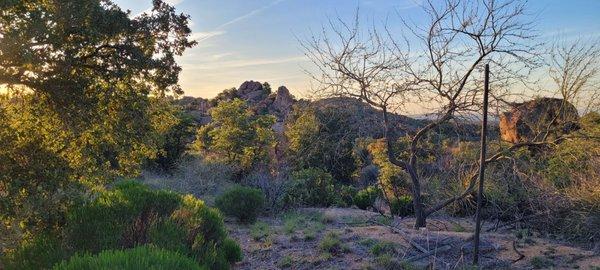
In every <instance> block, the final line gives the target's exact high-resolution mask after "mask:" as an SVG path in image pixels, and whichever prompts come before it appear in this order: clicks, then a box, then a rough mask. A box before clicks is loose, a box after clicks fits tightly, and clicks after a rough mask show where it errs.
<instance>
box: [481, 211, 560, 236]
mask: <svg viewBox="0 0 600 270" xmlns="http://www.w3.org/2000/svg"><path fill="white" fill-rule="evenodd" d="M549 213H550V211H544V212H541V213H535V214H531V215H528V216H524V217H521V218H518V219H515V220H513V221H509V222H507V223H504V224H502V225H499V226H496V227H495V228H489V229H487V230H486V232H491V231H497V230H498V229H501V228H504V227H508V226H510V225H513V224H515V223H519V222H521V221H523V220H526V219H532V218H537V217H539V216H543V215H547V214H549Z"/></svg>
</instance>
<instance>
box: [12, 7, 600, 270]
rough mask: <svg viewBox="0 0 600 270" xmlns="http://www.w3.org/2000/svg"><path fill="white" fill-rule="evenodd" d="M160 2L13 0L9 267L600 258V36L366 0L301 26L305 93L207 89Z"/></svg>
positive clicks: (573, 262) (489, 15) (575, 261)
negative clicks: (383, 18)
mask: <svg viewBox="0 0 600 270" xmlns="http://www.w3.org/2000/svg"><path fill="white" fill-rule="evenodd" d="M152 5H153V7H152V9H151V10H148V11H145V12H143V13H141V14H138V15H132V14H131V12H130V11H125V10H123V9H122V8H121V7H119V6H118V5H117V4H114V3H112V2H111V1H104V0H84V1H5V2H2V3H0V10H2V11H0V87H1V88H0V269H145V268H151V269H472V268H473V269H532V268H533V269H549V268H557V269H563V268H579V269H597V268H598V267H599V266H600V256H599V255H598V252H599V248H600V246H599V243H600V229H599V228H600V107H599V104H598V95H599V94H600V90H599V88H598V87H600V85H599V84H598V83H599V82H600V42H598V41H596V40H584V39H579V40H577V41H568V40H557V41H554V42H545V41H544V40H542V39H541V38H540V37H539V35H538V33H537V32H536V28H535V27H536V25H535V23H534V22H533V18H532V17H531V16H530V13H529V10H528V3H527V2H526V1H520V0H467V1H458V0H456V1H455V0H447V1H424V2H423V3H422V4H421V5H419V8H420V9H421V10H422V12H423V14H425V15H426V23H419V24H416V23H411V21H410V20H409V18H400V19H401V21H402V31H399V30H397V29H396V28H393V27H390V25H388V24H387V22H382V23H380V24H379V23H371V22H367V21H364V19H363V18H362V17H361V16H360V13H359V11H358V10H357V11H356V16H354V17H353V18H352V19H351V20H345V19H343V18H341V17H338V18H335V17H332V18H330V20H329V21H328V22H327V23H325V24H324V26H323V29H322V31H317V32H314V33H313V34H312V35H308V36H305V37H302V36H300V37H298V44H299V47H300V48H302V49H303V52H304V53H305V56H306V58H307V59H308V60H310V62H311V64H312V68H311V69H307V73H308V75H309V77H310V79H311V80H312V82H313V83H314V87H313V88H312V89H311V91H310V95H307V96H310V98H308V97H305V98H300V96H298V97H295V96H294V95H292V94H291V93H290V91H289V90H288V89H287V88H286V87H285V86H280V87H278V88H277V89H276V90H275V89H274V88H273V89H272V88H271V85H270V84H269V83H268V82H256V81H246V82H244V83H243V84H242V85H240V86H239V87H237V88H230V89H227V90H224V91H222V92H221V93H220V94H218V95H216V96H215V97H214V98H211V99H206V98H200V97H197V98H196V97H189V96H184V95H183V90H185V89H182V88H181V87H180V86H179V75H180V72H181V70H182V67H181V66H180V65H179V64H178V59H179V57H182V55H183V54H184V52H185V51H186V50H188V49H190V48H192V47H194V46H195V45H196V41H194V40H192V39H191V37H190V36H191V34H192V32H191V30H190V17H189V15H186V14H182V13H179V12H178V11H176V9H175V7H174V6H173V5H171V4H169V3H167V2H166V1H164V2H163V1H160V0H156V1H152ZM398 16H399V15H398ZM486 64H487V65H489V66H490V69H491V70H492V73H491V79H490V85H489V87H490V89H491V90H490V91H491V92H490V97H489V98H490V102H489V112H490V118H491V119H492V120H491V121H490V123H489V125H488V129H489V132H488V134H485V135H486V136H487V138H488V143H487V153H488V154H487V155H486V156H484V157H483V162H481V161H480V159H479V156H480V153H481V150H482V149H481V147H480V136H481V135H482V134H481V132H480V125H481V124H480V120H481V118H482V115H481V114H482V113H481V111H482V107H483V106H484V105H483V89H484V87H483V83H484V81H483V73H482V72H483V67H484V66H485V65H486ZM535 74H543V75H541V76H543V77H544V78H545V79H548V80H549V81H550V82H551V85H552V86H551V87H552V89H543V90H544V91H541V89H540V88H541V87H542V85H541V84H540V82H539V78H537V77H535V76H534V75H535ZM521 89H527V91H523V90H521ZM532 93H533V94H532ZM414 106H421V107H422V108H424V109H425V111H424V112H425V113H424V115H425V116H426V117H409V116H407V115H410V112H411V108H412V107H414ZM481 163H483V165H484V166H485V168H486V169H485V174H484V175H483V176H482V178H483V179H484V182H482V183H484V186H483V187H484V189H483V193H482V194H478V191H477V189H476V186H477V185H478V184H479V183H478V179H479V177H478V176H479V170H480V165H482V164H481ZM478 195H481V196H482V205H481V208H479V211H480V214H481V216H482V218H483V226H482V238H481V242H480V246H479V247H478V248H479V253H480V254H481V259H480V261H479V264H478V265H473V264H472V263H471V259H470V258H471V257H472V256H473V253H474V249H475V248H474V246H473V244H472V240H473V236H472V234H473V231H474V230H475V223H474V222H473V216H474V215H475V213H476V211H477V210H478V209H477V197H478Z"/></svg>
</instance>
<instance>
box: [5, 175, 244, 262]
mask: <svg viewBox="0 0 600 270" xmlns="http://www.w3.org/2000/svg"><path fill="white" fill-rule="evenodd" d="M57 235H64V239H58V240H60V241H59V242H52V241H50V240H46V239H45V238H41V239H39V240H38V241H41V242H33V243H35V245H29V244H25V245H23V247H22V248H20V249H18V250H17V251H16V252H15V253H14V255H11V257H12V258H14V259H12V260H11V264H13V265H17V266H18V265H22V266H23V265H27V264H28V263H30V262H29V260H30V259H28V258H38V257H39V258H46V257H48V258H49V259H48V260H46V261H44V262H43V263H45V264H46V266H50V265H52V263H56V262H57V261H59V260H60V259H62V258H65V256H67V255H71V254H73V253H76V252H77V253H90V254H97V253H99V252H101V251H103V250H111V249H127V248H133V247H136V246H140V245H146V244H151V245H153V246H156V247H158V248H162V249H165V250H169V251H173V252H177V253H179V254H183V255H186V256H188V257H190V258H193V259H194V260H196V262H197V263H201V264H202V265H205V266H207V267H208V268H209V269H229V266H230V264H231V263H233V262H235V261H239V260H240V259H241V250H240V249H239V246H237V244H236V243H235V242H234V241H232V240H231V239H229V238H227V232H226V230H225V226H224V223H223V218H222V217H221V215H220V213H219V212H218V211H217V210H215V209H212V208H209V207H206V206H205V205H204V202H202V201H200V200H198V199H196V198H194V197H193V196H191V195H186V196H181V195H178V194H176V193H173V192H168V191H160V190H159V191H156V190H151V189H149V188H148V187H146V186H144V185H142V184H139V183H137V182H134V181H123V182H120V183H118V184H116V185H115V187H114V188H113V189H111V190H107V191H103V192H100V193H99V194H97V197H96V198H95V199H94V200H92V201H90V202H88V203H85V204H83V205H81V206H79V207H76V208H74V209H72V210H71V211H70V212H69V215H68V219H67V222H66V226H65V228H64V230H63V231H62V232H60V233H57ZM51 240H52V239H51ZM50 245H53V246H57V247H62V248H52V249H50V250H52V252H50V253H49V251H48V250H47V249H46V248H47V247H48V246H50ZM61 250H64V251H65V253H59V252H60V251H61ZM59 255H60V256H59ZM25 256H26V257H25ZM40 261H42V260H40ZM16 268H17V269H18V268H23V267H16Z"/></svg>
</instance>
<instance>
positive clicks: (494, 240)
mask: <svg viewBox="0 0 600 270" xmlns="http://www.w3.org/2000/svg"><path fill="white" fill-rule="evenodd" d="M413 221H414V220H413V219H410V218H406V219H400V218H395V219H391V218H386V217H383V216H381V215H379V214H378V213H374V212H369V211H363V210H359V209H351V208H304V209H299V210H297V211H295V212H291V213H286V214H282V215H279V216H277V217H265V218H259V220H258V221H257V222H256V223H255V224H253V225H243V224H238V223H236V222H235V221H233V220H227V226H228V229H229V231H230V235H231V236H232V237H233V238H235V239H236V240H238V242H239V243H240V245H241V246H242V249H243V250H244V259H243V261H242V262H240V263H238V264H237V265H236V269H473V267H471V266H470V263H471V260H472V249H473V248H472V243H471V242H472V241H470V239H471V238H470V237H471V235H472V231H473V227H474V226H473V222H472V221H471V220H469V219H459V218H430V219H429V220H428V227H427V229H422V230H414V229H412V225H413ZM487 227H488V226H487V225H484V229H483V231H484V233H483V235H482V240H481V248H480V249H481V250H482V255H481V257H480V269H594V270H599V269H600V254H599V253H598V250H597V248H596V250H595V251H594V250H585V249H583V248H579V247H575V246H573V245H568V244H565V243H559V242H556V241H551V240H548V239H542V238H538V237H535V236H533V235H531V233H529V232H527V231H526V230H512V231H508V230H507V231H496V232H486V229H487Z"/></svg>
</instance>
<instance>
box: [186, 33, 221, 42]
mask: <svg viewBox="0 0 600 270" xmlns="http://www.w3.org/2000/svg"><path fill="white" fill-rule="evenodd" d="M225 33H226V32H225V31H223V30H216V31H208V32H195V33H192V34H191V35H190V39H193V40H196V41H198V42H200V41H203V40H206V39H209V38H212V37H216V36H220V35H223V34H225Z"/></svg>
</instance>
